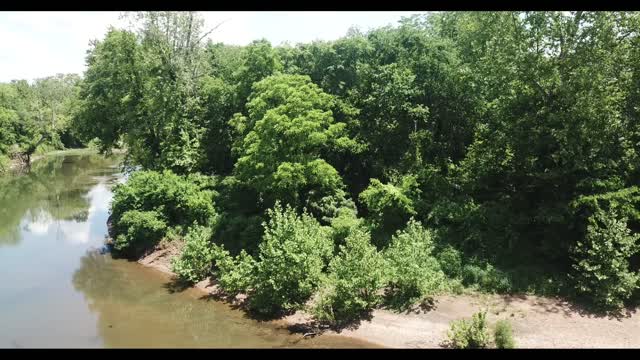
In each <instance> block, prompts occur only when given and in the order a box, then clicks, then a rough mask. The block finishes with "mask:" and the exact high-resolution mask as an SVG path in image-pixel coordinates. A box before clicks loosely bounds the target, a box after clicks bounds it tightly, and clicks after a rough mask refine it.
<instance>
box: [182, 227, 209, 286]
mask: <svg viewBox="0 0 640 360" xmlns="http://www.w3.org/2000/svg"><path fill="white" fill-rule="evenodd" d="M211 235H212V230H211V229H210V228H207V227H204V226H195V227H193V228H191V229H190V230H189V231H188V232H187V236H186V237H185V245H184V248H183V249H182V254H181V255H180V257H178V258H174V259H173V260H172V263H171V266H172V270H173V271H174V272H175V273H176V274H177V275H178V276H179V277H180V278H182V279H184V280H187V281H189V282H198V281H201V280H203V279H205V278H207V277H208V276H209V275H210V273H211V267H212V263H213V260H214V258H215V254H216V253H215V248H214V247H213V246H212V245H213V244H211Z"/></svg>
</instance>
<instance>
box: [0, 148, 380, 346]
mask: <svg viewBox="0 0 640 360" xmlns="http://www.w3.org/2000/svg"><path fill="white" fill-rule="evenodd" d="M118 164H119V159H118V158H109V159H106V158H103V157H101V156H98V155H95V154H90V153H87V152H76V153H71V154H61V155H57V156H49V157H47V158H45V159H43V160H39V161H38V162H37V163H35V164H34V167H33V169H32V171H31V172H30V173H29V174H26V175H20V176H13V177H4V178H0V347H4V348H7V347H26V348H28V347H47V348H49V347H74V348H76V347H216V348H221V347H222V348H247V347H249V348H255V347H369V346H372V345H371V344H368V343H364V342H359V341H356V340H351V339H348V338H342V337H329V336H320V337H317V338H313V339H302V338H301V336H300V335H294V334H290V333H289V332H288V331H286V330H283V329H276V328H275V327H274V326H273V325H271V324H267V323H261V322H257V321H254V320H251V319H249V318H247V317H246V316H245V315H244V313H242V312H240V311H237V310H233V309H230V308H229V307H228V306H227V305H226V304H222V303H218V302H214V301H208V300H205V299H203V298H202V294H201V293H200V292H199V291H197V290H193V289H189V290H185V291H181V292H175V291H174V290H172V288H171V287H170V286H168V284H169V283H170V281H169V280H170V279H169V278H168V277H167V276H166V275H165V274H162V273H159V272H157V271H155V270H152V269H148V268H144V267H142V266H140V265H138V264H136V263H133V262H128V261H126V260H115V259H112V258H111V256H110V255H109V254H108V253H104V251H102V244H103V242H104V238H105V234H106V232H107V227H106V220H107V217H108V209H109V202H110V200H111V197H112V193H111V188H112V187H113V185H114V184H117V183H118V182H121V181H122V179H123V176H122V174H121V172H120V170H119V165H118Z"/></svg>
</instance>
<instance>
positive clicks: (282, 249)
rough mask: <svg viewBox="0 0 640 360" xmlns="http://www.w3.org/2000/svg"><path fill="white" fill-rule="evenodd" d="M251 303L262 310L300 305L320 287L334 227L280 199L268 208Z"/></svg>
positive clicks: (278, 309)
mask: <svg viewBox="0 0 640 360" xmlns="http://www.w3.org/2000/svg"><path fill="white" fill-rule="evenodd" d="M268 215H269V221H268V222H267V223H265V224H264V236H263V238H262V242H261V243H260V246H259V255H258V262H257V264H256V267H255V271H254V274H255V282H254V288H253V289H252V293H251V294H250V295H251V296H250V301H249V306H250V308H251V309H253V310H254V311H256V312H258V313H263V314H274V313H276V312H278V311H281V310H284V311H288V310H294V309H298V308H300V307H301V306H302V305H303V303H304V302H305V301H307V300H308V299H309V297H310V296H311V295H312V294H313V292H314V291H315V290H316V288H317V285H318V283H319V281H320V277H321V274H322V271H323V269H324V268H325V267H326V265H327V263H328V260H329V258H330V257H331V255H332V252H333V242H332V241H331V231H330V229H329V228H327V227H323V226H321V225H320V224H319V223H318V222H317V221H316V220H315V219H313V218H312V217H311V216H309V215H308V214H306V213H304V214H302V216H298V215H297V214H296V212H295V211H294V210H293V209H292V208H291V207H289V206H287V208H286V209H284V210H283V209H282V207H281V206H280V204H279V203H276V205H275V206H274V208H273V209H270V210H268Z"/></svg>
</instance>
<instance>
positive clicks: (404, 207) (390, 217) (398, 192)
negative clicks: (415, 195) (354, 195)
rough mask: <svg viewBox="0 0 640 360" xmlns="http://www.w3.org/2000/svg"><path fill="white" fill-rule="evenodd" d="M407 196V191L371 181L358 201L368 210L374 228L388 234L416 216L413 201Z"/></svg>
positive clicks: (375, 180) (392, 185)
mask: <svg viewBox="0 0 640 360" xmlns="http://www.w3.org/2000/svg"><path fill="white" fill-rule="evenodd" d="M408 195H409V194H408V191H407V189H404V188H402V187H400V186H396V185H394V184H383V183H382V182H380V181H379V180H378V179H371V184H370V185H369V187H367V188H366V189H365V190H364V191H363V192H361V193H360V201H362V203H364V205H365V206H366V207H367V209H368V210H369V212H370V214H371V216H372V220H373V221H374V223H375V226H376V227H377V228H379V229H380V230H381V231H384V232H387V233H389V232H393V231H396V230H397V229H399V228H400V227H402V225H404V224H405V223H406V222H407V221H408V220H409V218H410V217H411V216H413V215H416V210H415V209H414V203H413V200H412V199H411V197H409V196H408Z"/></svg>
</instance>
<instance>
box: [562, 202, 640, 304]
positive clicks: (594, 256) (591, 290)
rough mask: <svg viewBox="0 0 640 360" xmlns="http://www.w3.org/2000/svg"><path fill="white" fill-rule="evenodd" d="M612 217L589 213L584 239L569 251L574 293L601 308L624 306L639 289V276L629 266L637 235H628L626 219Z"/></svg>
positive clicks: (612, 215)
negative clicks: (590, 214)
mask: <svg viewBox="0 0 640 360" xmlns="http://www.w3.org/2000/svg"><path fill="white" fill-rule="evenodd" d="M615 216H616V215H615V213H613V214H605V213H604V212H602V211H598V212H596V213H595V214H594V215H593V216H591V217H590V218H589V225H588V227H587V235H586V238H585V239H584V240H583V241H579V242H578V243H577V244H576V246H575V248H574V249H573V251H572V257H573V260H574V264H573V268H574V269H575V271H576V273H575V274H574V275H573V280H574V281H575V288H576V290H577V292H578V293H579V294H581V295H585V296H587V297H588V298H589V299H590V300H591V301H592V302H593V303H594V305H596V306H597V307H600V308H602V309H603V310H614V309H619V308H621V307H622V306H624V301H625V300H627V299H629V298H630V297H631V296H632V294H633V292H634V291H635V290H636V289H637V288H638V284H639V278H640V276H639V275H638V274H637V273H635V272H633V271H631V270H630V269H629V267H630V264H629V260H630V258H631V256H633V255H635V254H637V253H638V251H639V250H640V246H639V244H638V243H637V241H638V239H639V238H640V235H638V234H631V231H630V230H629V229H628V228H627V224H626V219H616V218H615Z"/></svg>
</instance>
